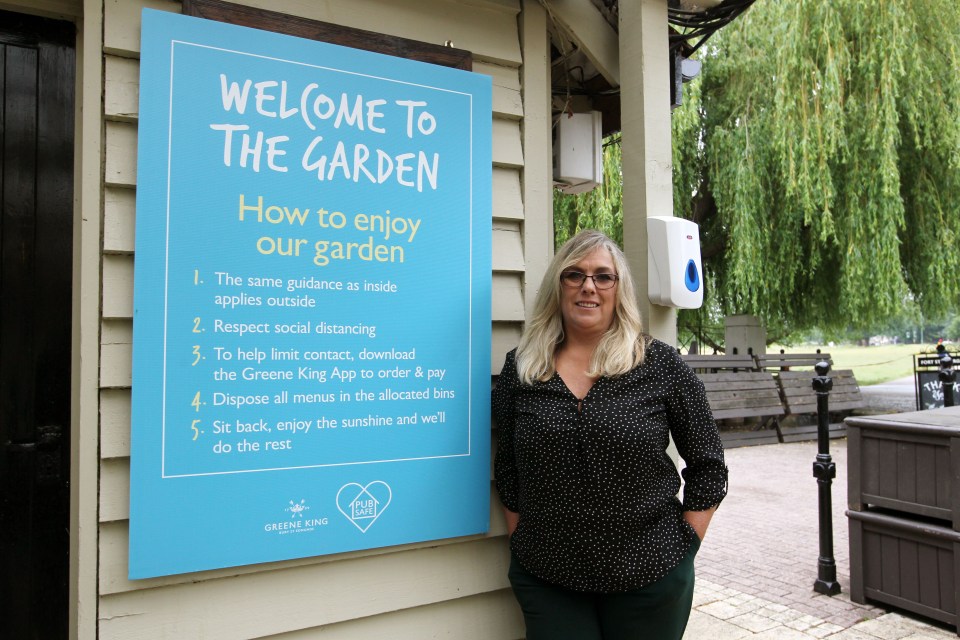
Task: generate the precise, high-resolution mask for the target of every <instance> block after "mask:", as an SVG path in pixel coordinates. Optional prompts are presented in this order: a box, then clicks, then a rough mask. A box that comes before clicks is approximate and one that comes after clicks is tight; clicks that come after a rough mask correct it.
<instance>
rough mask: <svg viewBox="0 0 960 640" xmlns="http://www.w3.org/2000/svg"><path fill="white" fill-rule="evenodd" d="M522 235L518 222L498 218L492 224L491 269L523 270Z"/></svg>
mask: <svg viewBox="0 0 960 640" xmlns="http://www.w3.org/2000/svg"><path fill="white" fill-rule="evenodd" d="M523 263H524V261H523V237H522V235H521V233H520V223H519V222H512V221H507V220H498V221H496V222H494V224H493V270H494V271H523Z"/></svg>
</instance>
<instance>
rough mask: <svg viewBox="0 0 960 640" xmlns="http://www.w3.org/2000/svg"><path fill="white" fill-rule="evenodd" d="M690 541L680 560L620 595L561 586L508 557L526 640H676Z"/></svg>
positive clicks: (683, 623) (688, 590) (689, 570)
mask: <svg viewBox="0 0 960 640" xmlns="http://www.w3.org/2000/svg"><path fill="white" fill-rule="evenodd" d="M699 548H700V544H699V540H694V543H693V545H692V546H691V547H690V551H689V552H688V553H687V555H686V557H685V558H684V559H683V561H682V562H681V563H680V564H679V565H677V567H676V568H675V569H674V570H673V571H671V572H670V573H668V574H667V575H666V576H664V577H663V578H661V579H660V580H658V581H657V582H654V583H653V584H651V585H647V586H646V587H642V588H640V589H634V590H633V591H626V592H623V593H589V592H582V591H573V590H571V589H567V588H564V587H560V586H557V585H554V584H550V583H548V582H544V581H543V580H540V579H539V578H537V577H535V576H533V575H531V574H530V573H528V572H527V571H526V570H525V569H524V568H523V567H522V566H520V563H519V562H517V559H516V558H514V557H512V556H511V558H510V572H509V574H508V575H509V578H510V584H511V585H512V586H513V593H514V595H515V596H516V597H517V601H518V602H519V603H520V608H521V609H522V610H523V619H524V621H525V622H526V625H527V640H680V638H682V637H683V631H684V629H686V627H687V619H688V618H689V617H690V607H691V606H692V604H693V583H694V571H693V560H694V557H695V556H696V554H697V550H698V549H699Z"/></svg>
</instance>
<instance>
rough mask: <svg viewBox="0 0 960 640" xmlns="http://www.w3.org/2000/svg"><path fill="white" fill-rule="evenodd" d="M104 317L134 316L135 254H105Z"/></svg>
mask: <svg viewBox="0 0 960 640" xmlns="http://www.w3.org/2000/svg"><path fill="white" fill-rule="evenodd" d="M103 317H104V318H130V319H132V318H133V256H131V255H105V256H103Z"/></svg>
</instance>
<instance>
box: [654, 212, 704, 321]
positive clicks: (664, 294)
mask: <svg viewBox="0 0 960 640" xmlns="http://www.w3.org/2000/svg"><path fill="white" fill-rule="evenodd" d="M647 268H648V272H647V273H648V275H647V285H648V289H649V297H650V302H652V303H654V304H659V305H663V306H665V307H678V308H680V309H699V308H700V307H701V306H703V267H702V265H701V263H700V227H698V226H697V224H696V223H694V222H690V221H689V220H686V219H684V218H675V217H673V216H656V217H651V218H647Z"/></svg>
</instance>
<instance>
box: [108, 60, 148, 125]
mask: <svg viewBox="0 0 960 640" xmlns="http://www.w3.org/2000/svg"><path fill="white" fill-rule="evenodd" d="M103 76H104V87H103V111H104V113H105V114H106V117H107V119H108V120H117V121H121V122H134V121H135V120H136V119H137V114H138V112H139V110H140V109H139V106H140V105H139V100H140V63H139V62H138V61H137V60H132V59H130V58H120V57H118V56H104V74H103Z"/></svg>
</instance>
